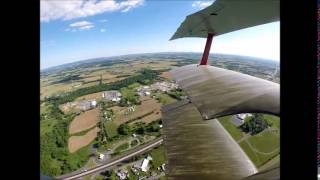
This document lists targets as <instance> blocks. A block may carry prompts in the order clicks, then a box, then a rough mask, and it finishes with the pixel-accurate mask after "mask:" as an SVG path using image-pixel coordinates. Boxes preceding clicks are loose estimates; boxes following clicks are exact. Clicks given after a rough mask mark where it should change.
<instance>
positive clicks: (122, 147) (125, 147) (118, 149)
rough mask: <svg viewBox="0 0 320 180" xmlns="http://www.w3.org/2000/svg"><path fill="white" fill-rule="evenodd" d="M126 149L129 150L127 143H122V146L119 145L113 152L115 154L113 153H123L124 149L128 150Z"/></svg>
mask: <svg viewBox="0 0 320 180" xmlns="http://www.w3.org/2000/svg"><path fill="white" fill-rule="evenodd" d="M128 148H129V143H128V142H126V143H123V144H121V145H119V146H118V147H117V148H116V149H115V150H114V152H115V153H119V152H121V151H124V150H126V149H128Z"/></svg>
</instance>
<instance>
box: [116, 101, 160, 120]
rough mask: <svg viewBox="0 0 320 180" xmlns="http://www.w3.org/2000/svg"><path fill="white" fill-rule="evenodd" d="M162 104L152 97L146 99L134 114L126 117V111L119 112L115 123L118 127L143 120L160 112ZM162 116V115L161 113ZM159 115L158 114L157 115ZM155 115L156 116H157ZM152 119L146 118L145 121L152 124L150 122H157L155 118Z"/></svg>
mask: <svg viewBox="0 0 320 180" xmlns="http://www.w3.org/2000/svg"><path fill="white" fill-rule="evenodd" d="M160 107H161V104H160V103H158V102H157V101H156V100H154V99H152V98H150V97H144V98H142V100H141V105H138V106H136V110H135V111H134V112H131V113H129V114H128V115H125V112H126V111H127V110H126V109H123V110H121V111H118V112H117V113H116V117H115V123H117V124H118V125H120V124H123V123H125V122H128V121H133V120H138V119H143V117H147V116H149V115H150V114H152V113H154V114H156V113H157V112H160ZM159 114H160V113H159ZM156 115H157V114H156ZM156 115H155V116H156ZM151 117H152V118H150V117H149V118H146V119H145V120H146V121H148V122H150V120H156V119H155V117H154V116H151Z"/></svg>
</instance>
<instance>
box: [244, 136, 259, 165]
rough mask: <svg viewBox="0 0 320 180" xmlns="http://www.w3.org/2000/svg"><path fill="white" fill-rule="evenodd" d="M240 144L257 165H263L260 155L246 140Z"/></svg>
mask: <svg viewBox="0 0 320 180" xmlns="http://www.w3.org/2000/svg"><path fill="white" fill-rule="evenodd" d="M239 145H240V147H241V148H242V150H243V151H244V152H245V153H246V154H247V156H248V157H249V158H250V159H251V161H252V163H253V164H254V165H255V166H256V167H259V166H260V165H261V161H260V159H259V157H258V155H257V154H256V153H255V152H254V151H253V150H252V149H251V148H250V146H249V145H248V143H247V142H246V141H242V142H241V143H239Z"/></svg>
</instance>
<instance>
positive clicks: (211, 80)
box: [171, 64, 280, 119]
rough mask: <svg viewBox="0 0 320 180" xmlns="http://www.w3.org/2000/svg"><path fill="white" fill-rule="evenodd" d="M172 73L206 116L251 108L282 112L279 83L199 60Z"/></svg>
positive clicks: (251, 110) (255, 110)
mask: <svg viewBox="0 0 320 180" xmlns="http://www.w3.org/2000/svg"><path fill="white" fill-rule="evenodd" d="M171 74H172V77H173V78H174V79H175V80H176V82H177V83H178V85H179V86H180V87H181V88H182V89H183V90H184V91H185V92H186V93H187V94H188V96H189V98H190V100H191V102H192V103H193V104H194V105H195V106H196V107H197V109H198V111H199V112H200V113H201V115H202V118H203V119H214V118H217V117H221V116H226V115H230V114H239V113H250V112H255V113H267V114H273V115H277V116H279V115H280V85H279V84H277V83H274V82H271V81H267V80H263V79H260V78H256V77H253V76H249V75H246V74H242V73H238V72H235V71H230V70H226V69H222V68H218V67H213V66H198V65H196V64H193V65H187V66H183V67H180V68H176V69H174V70H172V71H171Z"/></svg>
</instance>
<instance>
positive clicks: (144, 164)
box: [141, 159, 149, 172]
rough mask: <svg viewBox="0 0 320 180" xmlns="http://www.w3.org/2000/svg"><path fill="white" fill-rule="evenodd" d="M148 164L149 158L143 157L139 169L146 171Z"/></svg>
mask: <svg viewBox="0 0 320 180" xmlns="http://www.w3.org/2000/svg"><path fill="white" fill-rule="evenodd" d="M148 164H149V159H143V161H142V164H141V171H143V172H147V171H148V169H149V168H148Z"/></svg>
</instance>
